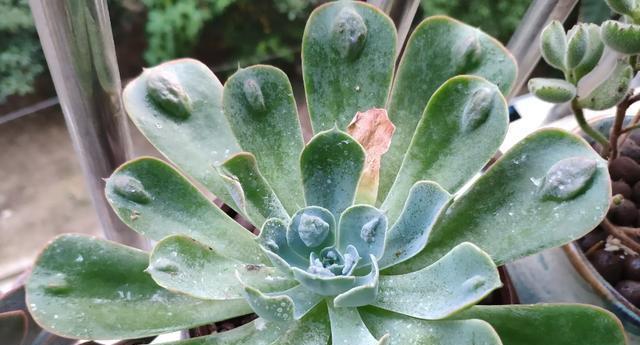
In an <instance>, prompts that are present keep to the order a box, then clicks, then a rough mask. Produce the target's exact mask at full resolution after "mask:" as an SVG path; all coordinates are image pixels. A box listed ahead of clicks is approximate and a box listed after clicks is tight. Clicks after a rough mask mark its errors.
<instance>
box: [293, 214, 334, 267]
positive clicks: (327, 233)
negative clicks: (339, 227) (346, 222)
mask: <svg viewBox="0 0 640 345" xmlns="http://www.w3.org/2000/svg"><path fill="white" fill-rule="evenodd" d="M335 241H336V221H335V219H334V218H333V215H332V214H331V213H330V212H329V211H328V210H327V209H324V208H322V207H318V206H309V207H305V208H303V209H301V210H300V211H298V212H297V213H296V214H295V215H294V216H293V218H292V219H291V224H289V228H288V229H287V243H288V244H289V247H291V249H293V251H294V252H296V253H297V254H298V255H300V256H302V257H303V258H308V257H309V254H310V253H311V252H312V251H316V252H318V251H320V250H321V249H323V248H326V247H329V246H332V245H333V244H334V243H335Z"/></svg>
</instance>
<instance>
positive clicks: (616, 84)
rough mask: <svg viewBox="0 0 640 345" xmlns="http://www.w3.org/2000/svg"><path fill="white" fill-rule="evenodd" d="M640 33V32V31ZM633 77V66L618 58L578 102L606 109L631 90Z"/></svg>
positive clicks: (590, 106)
mask: <svg viewBox="0 0 640 345" xmlns="http://www.w3.org/2000/svg"><path fill="white" fill-rule="evenodd" d="M639 34H640V32H639ZM631 79H633V68H631V65H629V63H628V62H627V61H625V60H618V61H617V63H616V67H615V68H614V69H613V70H612V71H611V73H610V74H609V76H607V78H606V79H605V80H603V81H602V82H601V83H600V84H599V85H598V86H596V88H595V89H593V91H591V92H590V93H589V94H588V95H587V96H584V97H580V99H578V104H580V106H582V107H583V108H587V109H593V110H604V109H607V108H611V107H613V106H614V105H616V104H618V103H620V101H622V99H623V98H624V96H625V95H626V94H627V92H628V91H629V87H630V86H631Z"/></svg>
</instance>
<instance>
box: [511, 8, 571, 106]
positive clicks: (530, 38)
mask: <svg viewBox="0 0 640 345" xmlns="http://www.w3.org/2000/svg"><path fill="white" fill-rule="evenodd" d="M577 3H578V0H534V1H533V2H532V3H531V5H530V6H529V9H528V10H527V12H526V13H525V15H524V18H522V21H520V24H519V25H518V28H517V29H516V32H514V33H513V36H511V39H510V40H509V43H508V44H507V49H509V51H511V53H512V54H513V56H514V57H515V59H516V61H517V62H518V77H517V78H516V81H515V83H514V87H513V90H512V91H511V94H510V95H509V97H508V98H512V97H514V96H515V95H517V94H518V93H519V92H520V89H522V86H523V85H524V83H525V82H526V81H527V79H528V78H529V75H530V74H531V72H532V71H533V68H534V67H536V65H537V64H538V61H540V57H541V53H540V32H542V29H544V27H545V26H546V25H547V24H549V22H551V21H552V20H559V21H560V22H564V21H565V20H566V19H567V17H568V16H569V14H570V13H571V11H572V10H573V8H574V7H575V6H576V4H577Z"/></svg>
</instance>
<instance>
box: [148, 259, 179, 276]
mask: <svg viewBox="0 0 640 345" xmlns="http://www.w3.org/2000/svg"><path fill="white" fill-rule="evenodd" d="M149 270H150V271H158V272H163V273H169V274H175V273H178V270H179V268H178V265H176V263H175V262H173V261H171V260H168V259H166V258H158V259H157V260H156V261H154V262H153V263H152V264H151V265H150V266H149Z"/></svg>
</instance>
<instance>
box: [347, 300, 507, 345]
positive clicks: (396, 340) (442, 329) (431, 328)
mask: <svg viewBox="0 0 640 345" xmlns="http://www.w3.org/2000/svg"><path fill="white" fill-rule="evenodd" d="M360 314H361V315H362V319H363V320H364V323H365V324H366V325H367V328H369V330H370V331H371V333H372V334H373V335H374V336H376V337H381V336H383V335H384V334H389V335H390V337H389V340H390V342H389V345H406V344H438V345H460V344H482V345H502V342H501V341H500V338H499V337H498V334H497V333H496V331H495V330H493V328H491V326H490V325H489V324H488V323H486V322H484V321H481V320H464V321H440V320H438V321H431V320H420V319H415V318H412V317H408V316H404V315H400V314H396V313H392V312H389V311H386V310H381V309H377V308H372V307H366V308H361V309H360ZM505 345H506V343H505Z"/></svg>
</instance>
